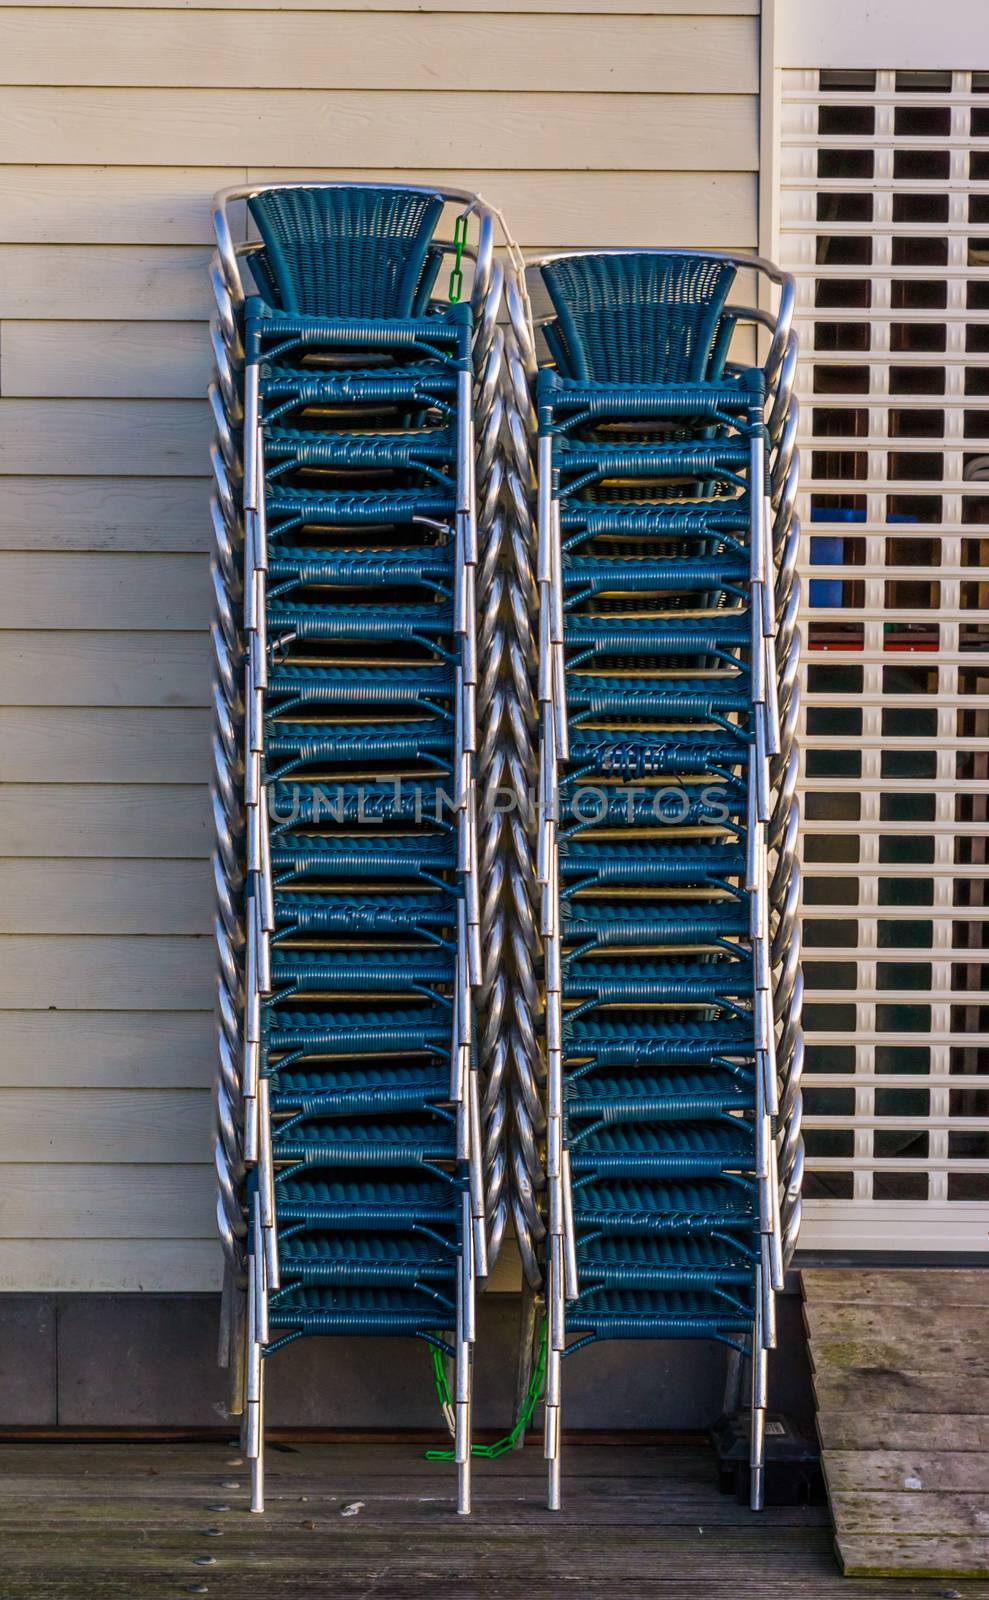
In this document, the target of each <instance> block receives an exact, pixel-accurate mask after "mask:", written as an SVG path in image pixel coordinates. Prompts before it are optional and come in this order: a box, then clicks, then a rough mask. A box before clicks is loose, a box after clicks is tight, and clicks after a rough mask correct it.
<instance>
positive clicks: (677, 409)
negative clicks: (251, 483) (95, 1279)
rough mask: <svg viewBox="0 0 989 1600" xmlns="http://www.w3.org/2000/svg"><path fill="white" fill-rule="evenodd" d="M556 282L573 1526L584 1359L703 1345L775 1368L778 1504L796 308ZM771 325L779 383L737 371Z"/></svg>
mask: <svg viewBox="0 0 989 1600" xmlns="http://www.w3.org/2000/svg"><path fill="white" fill-rule="evenodd" d="M533 266H534V268H536V269H538V272H539V274H540V276H541V280H542V288H543V290H544V292H545V294H547V295H548V298H549V302H550V305H551V308H552V309H551V312H550V314H549V315H548V317H547V318H546V320H545V322H544V325H543V333H544V336H545V340H546V345H547V348H548V351H549V356H550V360H549V362H548V363H547V364H546V365H545V366H544V367H543V368H542V370H540V372H539V377H538V386H537V398H538V416H539V445H538V450H539V456H538V467H539V471H538V483H539V536H538V562H537V565H538V573H537V578H538V584H539V594H540V623H539V626H540V674H539V702H540V709H541V738H540V780H539V781H540V808H541V824H540V830H539V859H538V864H537V865H538V877H539V881H540V883H541V885H542V886H543V906H542V930H543V935H544V940H545V960H546V1005H547V1022H546V1028H547V1049H548V1090H547V1101H548V1103H547V1133H546V1173H547V1189H548V1234H547V1245H546V1301H547V1318H548V1341H547V1379H546V1382H547V1388H546V1412H545V1453H546V1456H547V1459H548V1464H549V1503H550V1506H551V1507H552V1508H556V1507H558V1506H559V1504H560V1416H561V1366H562V1361H563V1359H564V1357H568V1356H570V1355H572V1354H574V1352H575V1351H577V1350H579V1349H580V1348H582V1347H583V1346H584V1345H587V1344H589V1343H591V1342H593V1341H597V1340H604V1339H636V1340H645V1339H670V1338H672V1339H694V1338H697V1339H715V1340H718V1341H720V1342H721V1343H723V1344H725V1345H727V1346H728V1347H729V1348H730V1349H732V1350H734V1351H735V1352H737V1353H743V1354H744V1355H746V1356H749V1357H751V1361H752V1377H753V1383H752V1434H751V1446H752V1448H751V1468H752V1480H751V1481H752V1503H753V1506H756V1507H757V1506H759V1505H760V1504H761V1503H762V1495H763V1458H764V1457H763V1451H764V1445H763V1440H764V1408H765V1403H766V1351H767V1350H768V1349H769V1348H770V1347H771V1346H772V1345H773V1343H774V1339H775V1332H774V1309H773V1292H774V1290H776V1289H778V1288H780V1287H781V1284H782V1277H783V1250H782V1234H783V1229H782V1227H781V1215H780V1203H781V1202H780V1184H779V1171H778V1164H777V1142H776V1138H777V1119H778V1116H779V1112H780V1088H779V1083H778V1074H777V1062H776V1031H775V1024H774V992H773V989H774V977H773V963H772V960H771V955H770V910H769V899H770V892H769V866H768V860H769V842H768V832H767V830H768V829H769V826H770V824H771V821H772V818H773V813H774V798H773V793H772V781H773V780H772V779H771V775H770V774H771V764H772V763H774V762H775V763H776V764H778V762H779V759H780V754H781V742H780V715H779V706H778V700H777V675H778V668H777V657H776V634H777V628H778V617H777V614H776V604H777V572H776V568H775V566H774V539H773V529H772V507H771V487H772V471H773V466H774V462H773V459H772V452H771V437H772V434H773V429H772V428H770V427H769V426H767V422H768V419H769V417H770V416H771V414H772V413H773V411H774V410H775V408H776V403H777V401H778V398H779V396H778V394H777V386H778V383H779V375H780V371H781V367H782V365H783V358H784V355H785V353H786V351H787V347H788V335H789V316H790V307H791V305H792V291H791V289H790V288H789V287H788V282H787V280H784V279H783V278H782V277H781V275H780V274H778V273H776V271H775V269H772V268H770V267H769V266H768V265H767V264H765V263H761V262H756V261H753V259H752V258H734V257H730V256H726V255H722V254H720V253H715V252H709V253H700V252H699V253H696V254H683V253H677V252H674V251H620V252H611V253H593V254H567V255H565V256H556V257H547V258H543V259H542V260H541V261H539V262H536V263H533ZM742 267H746V268H753V267H754V268H755V269H756V270H757V271H759V272H762V273H767V274H768V276H769V278H770V279H771V280H772V281H773V282H775V283H776V284H777V285H781V286H782V288H783V294H782V296H781V304H780V312H779V315H778V316H777V317H775V318H774V317H770V316H768V314H765V313H763V314H761V315H760V314H753V313H740V312H739V311H738V310H737V309H735V308H734V307H733V306H732V305H730V304H729V298H728V297H729V295H730V293H731V292H732V289H733V287H734V286H735V280H736V276H737V273H738V271H739V269H740V268H742ZM753 315H754V316H755V320H756V321H762V322H764V323H768V324H769V326H770V327H771V329H772V335H773V337H772V343H771V348H770V353H769V357H768V359H767V362H766V365H765V367H760V366H756V365H751V364H749V365H744V364H740V363H739V362H738V361H737V360H736V359H733V357H732V342H733V339H734V336H735V334H736V331H737V329H738V327H739V324H740V322H742V321H745V320H752V318H753ZM736 348H737V343H736Z"/></svg>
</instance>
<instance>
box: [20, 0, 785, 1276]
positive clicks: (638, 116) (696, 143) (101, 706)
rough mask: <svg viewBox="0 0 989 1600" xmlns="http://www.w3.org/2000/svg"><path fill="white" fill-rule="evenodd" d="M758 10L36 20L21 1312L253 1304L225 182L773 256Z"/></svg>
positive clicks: (736, 6) (79, 12)
mask: <svg viewBox="0 0 989 1600" xmlns="http://www.w3.org/2000/svg"><path fill="white" fill-rule="evenodd" d="M758 12H759V0H615V3H612V0H497V3H495V0H425V3H423V0H288V3H284V4H283V3H279V0H202V3H201V0H145V3H144V4H143V5H140V6H138V5H134V4H133V3H131V4H127V3H123V4H121V3H118V0H109V3H107V4H104V5H102V6H99V7H95V6H91V5H89V4H87V3H86V0H80V3H77V0H63V3H61V4H57V5H49V4H47V3H46V0H40V3H28V4H19V5H10V6H5V5H3V4H2V3H0V478H2V483H0V778H2V780H3V782H2V786H0V955H2V960H0V1289H4V1288H15V1289H28V1290H30V1289H44V1288H61V1289H90V1288H104V1289H139V1288H144V1289H148V1290H162V1289H190V1290H192V1289H205V1288H209V1287H212V1286H213V1285H214V1283H215V1282H216V1274H217V1261H218V1253H217V1249H216V1247H215V1245H214V1243H213V1227H214V1225H213V1184H212V1170H211V1166H210V1112H209V1092H208V1091H209V1082H210V1074H211V1069H212V1049H211V1016H210V1010H209V1008H210V1006H211V1004H212V985H213V953H212V943H211V935H210V922H211V912H210V895H211V877H210V872H209V867H208V862H207V859H206V858H207V855H208V849H209V827H210V823H209V812H208V804H207V794H206V783H207V777H208V759H209V728H208V709H207V705H208V682H207V638H206V633H205V627H206V621H207V605H208V591H207V573H206V562H205V552H206V543H207V533H208V522H207V516H206V500H207V493H208V486H207V481H206V471H207V445H208V439H209V419H208V413H207V409H206V406H205V404H204V401H203V389H204V385H205V383H206V381H207V376H208V365H209V354H208V345H207V341H206V337H205V332H206V330H205V320H206V318H207V317H208V315H209V309H210V302H209V290H208V286H207V282H206V276H205V266H206V261H207V258H208V255H209V250H210V241H211V235H210V197H211V195H212V193H213V191H214V190H215V189H218V188H220V187H222V186H224V185H229V184H234V183H239V182H244V181H246V180H254V179H264V178H269V177H270V178H278V177H281V176H299V175H311V176H320V177H334V176H336V177H347V178H352V177H362V176H363V177H367V178H368V179H370V180H375V179H387V178H395V177H397V178H399V179H405V180H406V181H422V182H429V181H445V182H448V183H451V184H454V185H457V186H461V187H465V188H480V189H482V190H483V192H484V193H485V194H486V195H488V196H489V197H490V198H491V199H492V200H493V201H495V202H496V203H497V204H499V205H501V206H502V207H503V208H504V210H505V212H506V214H507V216H508V218H509V220H510V223H511V225H512V228H513V230H514V232H515V234H516V236H517V237H518V238H519V240H520V242H521V243H523V244H524V245H527V246H529V247H532V248H536V247H561V246H566V245H569V244H580V243H585V244H589V245H609V244H620V243H626V244H627V243H637V244H657V245H658V244H663V245H667V244H677V243H681V244H695V245H716V244H721V245H734V246H738V247H752V246H754V245H755V242H756V231H757V229H756V223H757V216H756V211H757V165H758V101H757V83H758V28H759V18H758ZM395 160H400V161H401V168H400V169H398V168H393V167H392V166H391V165H390V163H392V162H394V161H395ZM328 162H330V163H332V165H328V164H327V163H328ZM245 225H246V224H245ZM41 1166H44V1169H45V1170H44V1174H43V1180H44V1181H43V1182H42V1181H40V1180H41V1177H42V1174H41V1173H40V1172H39V1167H41Z"/></svg>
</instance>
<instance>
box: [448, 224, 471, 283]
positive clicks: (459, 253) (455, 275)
mask: <svg viewBox="0 0 989 1600" xmlns="http://www.w3.org/2000/svg"><path fill="white" fill-rule="evenodd" d="M466 244H467V212H466V211H465V212H464V213H463V215H462V216H459V217H458V218H457V220H456V222H455V223H454V226H453V245H454V249H455V250H456V256H455V258H454V262H453V270H452V272H451V273H450V291H449V295H450V304H451V305H456V304H457V301H458V300H459V299H460V297H461V295H462V294H463V292H464V274H463V268H462V262H463V259H464V247H465V245H466Z"/></svg>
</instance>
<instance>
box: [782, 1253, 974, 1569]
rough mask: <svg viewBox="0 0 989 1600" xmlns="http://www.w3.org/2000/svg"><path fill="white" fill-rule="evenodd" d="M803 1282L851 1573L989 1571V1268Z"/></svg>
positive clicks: (828, 1471) (840, 1545) (866, 1273)
mask: <svg viewBox="0 0 989 1600" xmlns="http://www.w3.org/2000/svg"><path fill="white" fill-rule="evenodd" d="M802 1281H803V1292H804V1321H805V1323H806V1326H807V1331H808V1336H809V1352H810V1359H811V1371H812V1375H813V1383H814V1394H815V1401H816V1404H817V1413H818V1432H819V1435H820V1439H821V1445H822V1466H823V1468H824V1477H825V1481H826V1483H827V1487H828V1495H829V1499H830V1502H831V1511H832V1515H833V1517H834V1524H835V1542H836V1547H837V1552H838V1556H839V1560H840V1561H841V1564H842V1569H843V1571H844V1572H845V1573H846V1574H847V1573H851V1574H857V1575H859V1576H862V1577H869V1576H872V1575H884V1576H896V1577H903V1576H908V1575H918V1576H919V1575H921V1574H923V1575H935V1574H936V1575H938V1576H944V1577H947V1576H950V1577H951V1578H952V1579H954V1578H959V1577H970V1576H972V1575H977V1576H980V1577H989V1471H987V1468H986V1449H987V1446H989V1351H987V1348H986V1340H985V1318H986V1307H987V1306H989V1272H982V1271H978V1270H976V1271H954V1270H952V1269H937V1270H935V1271H926V1270H925V1271H910V1270H905V1271H903V1270H899V1271H898V1270H890V1271H888V1272H886V1271H875V1270H861V1271H860V1270H858V1269H854V1270H845V1271H843V1272H840V1273H839V1272H833V1271H826V1270H823V1269H814V1270H810V1271H808V1272H806V1273H804V1274H803V1275H802Z"/></svg>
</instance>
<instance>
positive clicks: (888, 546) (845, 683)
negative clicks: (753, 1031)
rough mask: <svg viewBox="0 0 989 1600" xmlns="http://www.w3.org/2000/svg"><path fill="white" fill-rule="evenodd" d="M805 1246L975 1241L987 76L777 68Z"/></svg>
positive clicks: (928, 1245)
mask: <svg viewBox="0 0 989 1600" xmlns="http://www.w3.org/2000/svg"><path fill="white" fill-rule="evenodd" d="M782 77H783V105H782V153H781V173H782V184H783V192H782V200H781V254H782V260H783V264H784V265H785V266H787V267H789V268H790V270H791V271H793V272H795V273H796V274H797V278H798V284H799V312H798V318H799V321H798V327H799V332H800V335H801V341H802V347H803V362H802V376H801V378H800V380H799V394H800V399H801V403H802V408H803V416H802V437H801V446H802V494H801V502H802V503H801V507H800V511H801V520H802V525H803V536H802V566H803V578H804V585H805V589H804V597H805V606H804V613H803V639H804V657H803V673H804V707H805V711H804V720H805V726H804V731H803V734H802V748H803V801H802V811H803V818H804V830H803V861H804V921H803V930H804V963H805V965H804V972H805V977H806V983H807V1003H806V1009H805V1014H804V1021H805V1027H806V1036H807V1070H806V1074H805V1078H804V1084H805V1097H804V1098H805V1111H806V1115H805V1120H804V1127H805V1132H806V1140H807V1186H806V1190H805V1193H806V1199H807V1203H806V1205H805V1210H804V1217H805V1225H804V1231H803V1233H802V1235H801V1244H802V1246H803V1247H805V1248H811V1249H814V1248H832V1249H852V1250H869V1249H890V1248H893V1249H911V1250H945V1251H951V1250H972V1249H986V1248H989V1050H987V1045H989V907H987V894H986V883H987V874H989V857H987V850H986V840H987V836H989V821H987V817H989V809H987V808H989V616H987V609H986V608H987V605H989V573H986V572H985V570H984V569H986V567H987V566H989V73H972V72H947V71H904V70H900V71H883V70H876V71H863V70H847V69H842V70H833V71H810V70H801V71H785V72H784V73H783V75H782Z"/></svg>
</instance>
